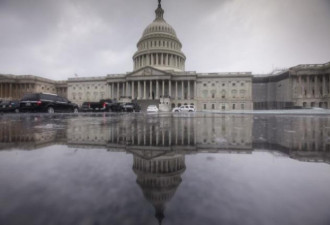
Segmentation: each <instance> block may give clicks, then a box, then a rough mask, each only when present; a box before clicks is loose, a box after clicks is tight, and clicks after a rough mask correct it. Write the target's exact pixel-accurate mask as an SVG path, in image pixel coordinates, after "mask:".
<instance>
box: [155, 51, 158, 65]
mask: <svg viewBox="0 0 330 225" xmlns="http://www.w3.org/2000/svg"><path fill="white" fill-rule="evenodd" d="M158 62H159V61H158V53H156V63H155V65H158Z"/></svg>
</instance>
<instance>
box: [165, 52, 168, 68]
mask: <svg viewBox="0 0 330 225" xmlns="http://www.w3.org/2000/svg"><path fill="white" fill-rule="evenodd" d="M167 64H168V54H165V65H166V66H167Z"/></svg>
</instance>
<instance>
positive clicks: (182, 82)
mask: <svg viewBox="0 0 330 225" xmlns="http://www.w3.org/2000/svg"><path fill="white" fill-rule="evenodd" d="M181 84H182V90H181V91H182V92H181V93H182V100H184V81H181Z"/></svg>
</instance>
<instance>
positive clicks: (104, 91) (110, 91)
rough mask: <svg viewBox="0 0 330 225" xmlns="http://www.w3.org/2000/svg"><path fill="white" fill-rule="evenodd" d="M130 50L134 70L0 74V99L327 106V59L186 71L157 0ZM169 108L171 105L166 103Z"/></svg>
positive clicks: (234, 106)
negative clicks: (53, 75)
mask: <svg viewBox="0 0 330 225" xmlns="http://www.w3.org/2000/svg"><path fill="white" fill-rule="evenodd" d="M155 13H156V18H155V20H154V21H153V22H152V23H151V24H150V25H148V26H147V27H146V29H145V30H144V32H143V34H142V37H141V38H140V40H139V41H138V43H137V51H136V53H135V54H134V55H133V72H129V73H125V74H112V75H106V76H102V77H88V78H69V79H68V80H67V81H52V80H49V79H44V78H40V77H36V76H14V75H0V99H20V98H21V97H22V96H23V95H24V94H25V93H31V92H48V93H57V94H59V95H61V96H65V97H67V98H68V99H69V100H70V101H72V102H75V103H77V104H78V105H81V104H82V103H83V102H90V101H99V100H101V99H114V100H117V101H119V102H129V101H132V100H137V101H138V102H139V103H140V104H141V105H146V104H151V103H152V104H160V103H164V102H166V105H169V106H171V107H172V108H173V107H177V106H181V105H184V104H188V105H195V107H196V109H197V110H199V111H201V110H217V111H219V110H221V111H226V110H252V109H282V108H290V107H295V106H296V107H322V108H329V106H330V63H326V64H320V65H298V66H295V67H292V68H290V69H288V70H286V71H284V72H282V73H280V74H276V75H262V76H253V75H252V73H250V72H243V73H235V72H234V73H197V72H194V71H192V72H191V71H185V61H186V56H185V55H184V53H183V52H182V50H181V49H182V44H181V42H180V40H179V39H178V37H177V35H176V32H175V30H174V29H173V27H172V26H171V25H169V24H168V23H167V22H166V21H165V20H164V10H163V9H162V7H161V4H160V2H159V4H158V8H157V9H156V11H155ZM168 108H170V107H168Z"/></svg>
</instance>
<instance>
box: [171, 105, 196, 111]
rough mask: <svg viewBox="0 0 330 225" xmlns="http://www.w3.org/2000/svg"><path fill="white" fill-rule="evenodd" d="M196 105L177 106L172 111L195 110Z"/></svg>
mask: <svg viewBox="0 0 330 225" xmlns="http://www.w3.org/2000/svg"><path fill="white" fill-rule="evenodd" d="M195 111H196V110H195V106H193V105H182V106H180V107H175V108H174V109H173V110H172V112H195Z"/></svg>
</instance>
